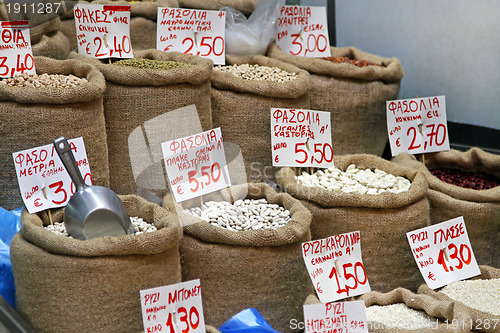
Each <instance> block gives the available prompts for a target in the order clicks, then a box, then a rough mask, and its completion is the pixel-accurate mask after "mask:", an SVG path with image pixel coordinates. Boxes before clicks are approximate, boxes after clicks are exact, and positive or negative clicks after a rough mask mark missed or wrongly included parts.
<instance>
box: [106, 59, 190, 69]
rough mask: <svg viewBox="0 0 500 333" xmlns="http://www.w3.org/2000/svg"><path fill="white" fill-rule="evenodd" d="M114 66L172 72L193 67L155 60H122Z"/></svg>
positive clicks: (180, 63) (171, 61)
mask: <svg viewBox="0 0 500 333" xmlns="http://www.w3.org/2000/svg"><path fill="white" fill-rule="evenodd" d="M113 65H118V66H126V67H135V68H142V69H161V70H170V69H175V68H183V67H188V66H191V65H190V64H187V63H184V62H178V61H173V60H154V59H142V58H130V59H122V60H118V61H115V62H114V63H113Z"/></svg>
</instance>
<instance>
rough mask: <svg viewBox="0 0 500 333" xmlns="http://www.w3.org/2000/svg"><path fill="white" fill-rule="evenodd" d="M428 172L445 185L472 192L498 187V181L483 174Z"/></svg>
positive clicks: (432, 170) (452, 171)
mask: <svg viewBox="0 0 500 333" xmlns="http://www.w3.org/2000/svg"><path fill="white" fill-rule="evenodd" d="M429 171H430V172H431V173H432V174H433V175H434V176H436V177H437V178H439V179H440V180H442V181H444V182H446V183H449V184H453V185H456V186H460V187H464V188H471V189H474V190H488V189H490V188H493V187H497V186H499V185H500V180H498V179H497V178H495V177H493V176H492V175H488V174H487V173H484V172H471V171H462V170H458V169H430V170H429Z"/></svg>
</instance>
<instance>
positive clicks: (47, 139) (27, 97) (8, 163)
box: [0, 57, 109, 209]
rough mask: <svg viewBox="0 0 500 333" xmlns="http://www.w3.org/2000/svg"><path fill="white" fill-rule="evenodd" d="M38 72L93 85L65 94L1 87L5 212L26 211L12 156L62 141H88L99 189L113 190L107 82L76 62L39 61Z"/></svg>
mask: <svg viewBox="0 0 500 333" xmlns="http://www.w3.org/2000/svg"><path fill="white" fill-rule="evenodd" d="M35 67H36V70H37V73H38V74H43V73H47V74H64V75H69V74H73V75H76V76H78V77H81V78H86V79H87V80H88V83H85V84H82V85H78V86H74V87H66V88H52V87H42V88H32V87H10V86H8V85H4V84H2V85H0V119H1V122H2V124H3V126H0V136H1V137H2V138H3V142H2V149H1V151H0V164H1V165H2V169H1V170H0V184H1V187H2V191H1V193H0V206H1V207H4V208H6V209H15V208H18V207H20V206H22V205H23V201H22V198H21V194H20V192H19V185H18V181H17V177H16V170H15V166H14V161H13V159H12V153H14V152H18V151H21V150H25V149H30V148H35V147H39V146H44V145H47V144H51V143H52V142H53V141H54V139H56V138H58V137H60V136H65V137H66V138H68V139H74V138H77V137H83V141H84V143H85V150H86V152H87V157H88V160H89V163H90V171H91V172H92V179H93V182H94V184H95V185H101V186H109V168H108V167H109V166H108V147H107V143H106V125H105V122H104V112H103V106H102V100H103V92H104V89H105V80H104V76H103V75H102V74H101V73H100V72H99V71H98V70H97V68H95V67H94V66H91V65H89V64H85V63H82V62H79V61H76V60H55V59H50V58H46V57H35Z"/></svg>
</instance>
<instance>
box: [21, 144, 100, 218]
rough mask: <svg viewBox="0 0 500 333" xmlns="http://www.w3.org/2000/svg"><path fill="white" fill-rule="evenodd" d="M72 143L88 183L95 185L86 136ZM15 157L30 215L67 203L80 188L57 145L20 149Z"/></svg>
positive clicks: (23, 195) (72, 148) (73, 150)
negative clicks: (77, 188)
mask: <svg viewBox="0 0 500 333" xmlns="http://www.w3.org/2000/svg"><path fill="white" fill-rule="evenodd" d="M68 142H69V145H70V147H71V150H72V152H73V155H74V156H75V160H76V163H77V164H78V168H79V169H80V173H81V174H82V177H83V179H84V181H85V183H86V184H87V185H92V184H93V182H92V175H91V174H90V166H89V161H88V159H87V152H86V151H85V145H84V143H83V138H82V137H79V138H76V139H72V140H68ZM12 157H13V159H14V165H15V168H16V175H17V180H18V183H19V189H20V190H21V195H22V197H23V201H24V205H25V206H26V209H27V210H28V212H29V213H30V214H34V213H37V212H41V211H42V210H46V209H49V208H56V207H63V206H66V204H67V203H68V201H69V199H70V198H71V196H72V195H73V193H75V191H76V187H75V184H74V183H73V181H72V180H71V177H70V176H69V174H68V172H67V171H66V169H65V167H64V164H63V163H62V161H61V159H60V158H59V155H58V154H57V152H56V150H55V148H54V145H53V144H49V145H45V146H41V147H37V148H31V149H26V150H23V151H19V152H17V153H13V154H12Z"/></svg>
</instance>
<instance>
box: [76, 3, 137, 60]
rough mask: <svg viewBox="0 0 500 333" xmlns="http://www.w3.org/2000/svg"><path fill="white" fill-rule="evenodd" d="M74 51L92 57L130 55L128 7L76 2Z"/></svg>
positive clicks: (123, 56)
mask: <svg viewBox="0 0 500 333" xmlns="http://www.w3.org/2000/svg"><path fill="white" fill-rule="evenodd" d="M74 16H75V24H76V39H77V42H78V53H80V54H84V55H86V56H88V57H92V58H98V59H103V58H111V57H113V58H133V57H134V55H133V52H132V44H131V42H130V6H125V5H87V4H77V5H76V6H75V9H74Z"/></svg>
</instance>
